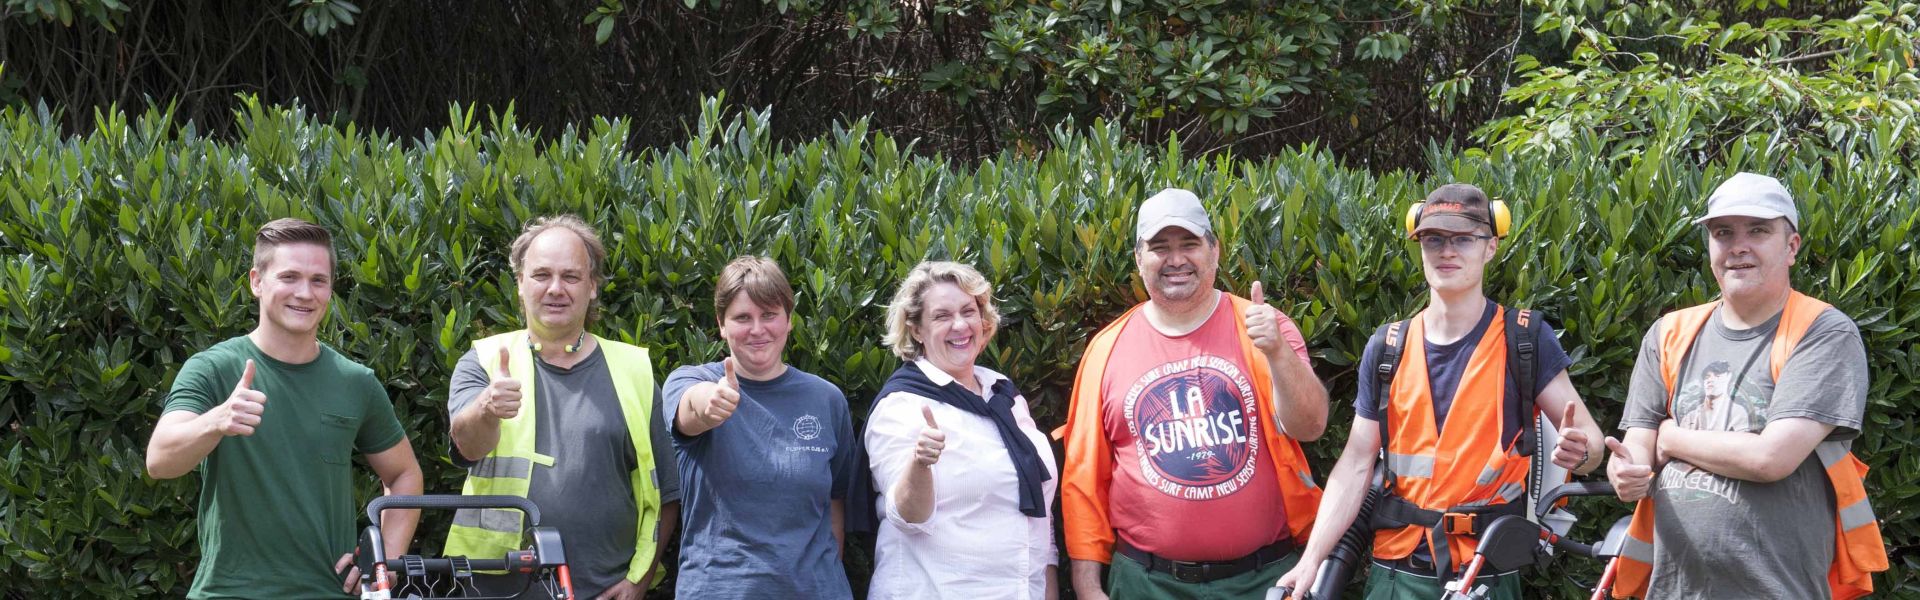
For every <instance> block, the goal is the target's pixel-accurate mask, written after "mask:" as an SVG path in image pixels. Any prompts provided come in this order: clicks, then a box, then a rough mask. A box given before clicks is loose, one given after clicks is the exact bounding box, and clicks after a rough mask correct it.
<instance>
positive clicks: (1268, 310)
mask: <svg viewBox="0 0 1920 600" xmlns="http://www.w3.org/2000/svg"><path fill="white" fill-rule="evenodd" d="M1247 299H1248V300H1251V301H1252V302H1251V303H1249V304H1247V311H1246V314H1245V315H1243V317H1244V318H1245V320H1246V322H1247V337H1249V338H1253V346H1254V347H1255V348H1259V349H1260V351H1261V352H1265V353H1266V354H1267V358H1268V359H1270V360H1271V359H1273V358H1275V357H1278V356H1281V355H1282V354H1281V353H1282V352H1286V351H1288V350H1290V349H1289V348H1288V347H1287V341H1286V340H1285V339H1282V338H1281V337H1280V310H1279V309H1276V308H1274V307H1273V306H1272V305H1269V304H1267V295H1266V294H1264V293H1262V290H1261V289H1260V282H1258V281H1255V282H1253V291H1252V292H1249V293H1248V294H1247Z"/></svg>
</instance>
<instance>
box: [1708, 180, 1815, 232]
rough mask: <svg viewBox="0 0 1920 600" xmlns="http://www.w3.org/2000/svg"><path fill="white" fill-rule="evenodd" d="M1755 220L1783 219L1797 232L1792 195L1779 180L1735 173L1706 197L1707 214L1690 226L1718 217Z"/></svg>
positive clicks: (1796, 214)
mask: <svg viewBox="0 0 1920 600" xmlns="http://www.w3.org/2000/svg"><path fill="white" fill-rule="evenodd" d="M1730 216H1731V217H1755V218H1760V219H1778V218H1780V217H1786V218H1787V223H1790V224H1792V225H1793V228H1794V230H1796V231H1797V230H1799V229H1800V211H1799V209H1796V208H1794V207H1793V195H1792V194H1789V193H1787V186H1784V185H1780V180H1778V179H1774V178H1772V177H1768V176H1765V175H1760V174H1757V173H1747V172H1741V173H1735V174H1734V175H1733V176H1732V177H1728V178H1727V180H1726V181H1724V182H1721V184H1720V187H1717V188H1714V189H1713V195H1711V196H1707V214H1706V216H1703V217H1700V218H1698V219H1694V220H1693V224H1695V225H1699V224H1702V223H1706V222H1707V221H1708V220H1709V219H1716V218H1719V217H1730Z"/></svg>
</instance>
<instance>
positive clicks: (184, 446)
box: [147, 411, 225, 479]
mask: <svg viewBox="0 0 1920 600" xmlns="http://www.w3.org/2000/svg"><path fill="white" fill-rule="evenodd" d="M191 414H192V413H188V412H184V411H178V412H171V413H167V415H165V416H162V417H161V418H160V423H159V424H158V425H155V426H154V428H153V437H152V438H151V439H149V440H148V441H147V476H148V477H152V478H154V479H173V478H175V477H179V476H182V475H186V474H187V473H190V472H192V471H193V468H194V467H196V466H199V465H200V461H203V460H206V458H207V455H208V454H212V453H213V449H214V448H215V447H218V446H219V445H220V439H221V438H222V437H225V436H222V435H221V434H220V432H219V431H216V430H215V429H214V428H213V426H212V425H211V424H210V423H209V421H208V419H209V417H208V416H207V415H204V414H202V415H192V416H191V417H174V418H172V419H169V418H168V416H172V415H191Z"/></svg>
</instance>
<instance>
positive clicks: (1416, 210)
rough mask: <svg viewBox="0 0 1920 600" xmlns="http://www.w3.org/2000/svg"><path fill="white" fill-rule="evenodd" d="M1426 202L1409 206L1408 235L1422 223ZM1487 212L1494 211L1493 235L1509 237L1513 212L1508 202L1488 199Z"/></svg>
mask: <svg viewBox="0 0 1920 600" xmlns="http://www.w3.org/2000/svg"><path fill="white" fill-rule="evenodd" d="M1426 207H1427V203H1426V202H1415V203H1413V206H1409V207H1407V235H1408V236H1409V237H1411V236H1412V235H1413V228H1414V227H1416V226H1418V225H1419V224H1420V212H1421V211H1423V210H1426ZM1487 212H1491V213H1493V236H1494V237H1501V238H1503V237H1507V230H1508V229H1510V228H1512V227H1513V212H1512V211H1509V210H1507V203H1505V202H1501V201H1499V200H1488V201H1487Z"/></svg>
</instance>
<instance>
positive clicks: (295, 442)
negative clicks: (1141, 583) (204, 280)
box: [147, 219, 422, 599]
mask: <svg viewBox="0 0 1920 600" xmlns="http://www.w3.org/2000/svg"><path fill="white" fill-rule="evenodd" d="M253 252H254V260H253V270H252V271H250V272H249V273H248V274H247V279H248V284H249V287H250V288H251V291H252V292H253V296H254V297H255V298H258V299H259V300H260V313H259V322H258V324H257V325H256V326H255V327H254V329H253V331H252V332H249V333H248V334H247V335H244V336H240V337H236V338H233V339H229V340H227V341H224V342H221V343H219V344H215V345H214V346H213V347H212V348H208V349H207V350H205V351H203V352H200V353H198V354H195V355H193V357H192V358H189V359H187V363H186V364H185V365H183V366H181V368H180V374H179V376H177V377H176V378H175V379H174V384H173V390H172V391H171V392H169V393H168V394H167V403H166V408H165V409H163V410H162V414H161V416H160V423H159V425H158V426H156V427H155V428H154V431H153V439H151V440H150V441H148V442H147V474H148V475H151V476H152V477H153V478H155V479H171V478H174V477H179V476H182V475H186V474H187V473H188V472H190V471H193V469H194V467H196V466H198V467H201V482H200V500H199V511H198V512H199V516H200V531H199V533H200V564H199V568H198V570H197V572H196V573H195V574H194V578H193V587H192V589H191V590H190V591H189V592H188V594H187V597H189V598H194V599H211V598H338V597H341V596H342V595H344V594H347V593H351V589H352V587H353V586H352V583H353V582H354V581H355V580H357V579H358V578H359V573H358V570H357V569H352V568H349V564H350V563H351V557H352V551H353V546H354V543H355V539H356V536H355V525H356V523H357V521H356V514H357V513H358V510H357V507H356V506H355V505H354V499H353V462H352V458H353V454H354V453H355V452H358V453H361V454H364V455H366V459H367V464H369V465H370V466H372V467H373V470H374V472H375V473H377V474H378V475H379V476H380V482H381V484H382V485H383V486H384V487H385V489H386V493H387V494H388V495H399V494H419V493H420V492H421V488H422V478H421V474H420V464H419V462H417V461H416V460H415V459H414V456H413V446H412V445H411V444H410V443H408V441H407V436H406V432H404V431H402V430H401V428H400V421H399V419H397V418H396V417H395V416H394V413H393V404H392V403H391V402H390V401H388V399H387V394H386V390H385V388H383V387H382V386H381V384H380V381H379V380H378V379H377V378H375V377H374V375H373V371H372V370H370V369H368V368H366V367H364V366H361V365H360V364H358V363H355V362H353V361H352V360H348V359H347V357H345V356H341V355H340V353H339V352H336V351H334V350H333V349H332V348H329V347H327V346H326V345H325V344H321V343H320V340H319V337H318V331H319V328H320V321H321V319H322V318H324V317H325V315H326V313H327V303H328V301H329V300H331V299H332V297H333V267H334V259H333V239H332V236H331V235H329V234H328V233H327V230H326V229H323V228H321V227H320V226H318V225H315V224H312V223H308V222H306V221H301V220H298V219H279V220H276V221H273V222H271V223H267V224H266V225H264V226H262V227H261V228H260V231H259V233H258V234H256V235H255V236H254V249H253ZM419 518H420V515H419V511H416V510H389V511H386V512H385V513H383V514H382V515H381V526H382V530H381V533H382V535H383V536H384V537H385V539H386V545H387V548H386V551H387V555H388V556H399V555H401V554H405V553H406V550H407V545H408V542H409V541H410V540H411V539H412V538H413V529H414V526H415V525H417V524H418V522H419Z"/></svg>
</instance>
